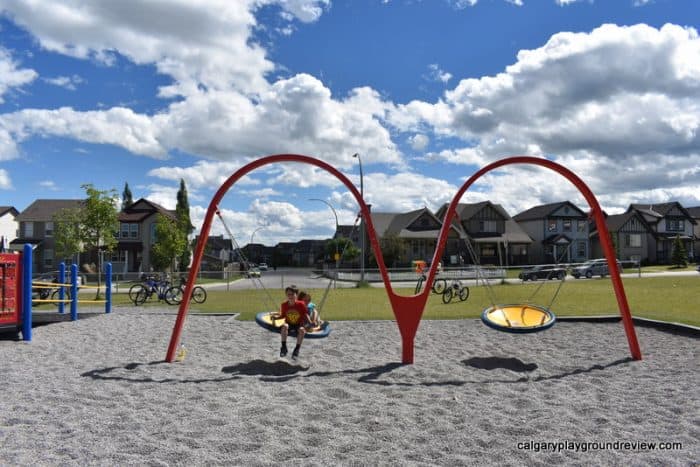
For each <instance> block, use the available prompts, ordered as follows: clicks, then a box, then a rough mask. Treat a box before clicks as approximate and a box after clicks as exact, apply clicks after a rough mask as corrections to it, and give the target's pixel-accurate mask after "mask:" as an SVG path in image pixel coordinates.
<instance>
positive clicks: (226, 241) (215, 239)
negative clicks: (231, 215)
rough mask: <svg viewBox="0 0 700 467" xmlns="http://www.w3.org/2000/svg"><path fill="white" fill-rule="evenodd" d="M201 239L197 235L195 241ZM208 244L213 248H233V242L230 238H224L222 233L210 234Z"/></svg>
mask: <svg viewBox="0 0 700 467" xmlns="http://www.w3.org/2000/svg"><path fill="white" fill-rule="evenodd" d="M198 241H199V235H197V236H196V237H195V242H198ZM207 246H208V247H209V248H211V249H212V250H233V244H232V242H231V239H230V238H224V236H223V234H222V235H210V236H209V237H207Z"/></svg>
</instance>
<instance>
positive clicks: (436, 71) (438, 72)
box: [425, 63, 452, 83]
mask: <svg viewBox="0 0 700 467" xmlns="http://www.w3.org/2000/svg"><path fill="white" fill-rule="evenodd" d="M425 78H426V79H427V80H429V81H439V82H441V83H447V82H448V81H449V80H450V79H452V74H451V73H448V72H446V71H444V70H442V69H441V68H440V66H439V65H438V64H436V63H432V64H430V65H428V75H427V76H426V77H425Z"/></svg>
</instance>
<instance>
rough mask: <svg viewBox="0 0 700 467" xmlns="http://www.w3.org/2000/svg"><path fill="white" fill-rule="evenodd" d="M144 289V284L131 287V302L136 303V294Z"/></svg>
mask: <svg viewBox="0 0 700 467" xmlns="http://www.w3.org/2000/svg"><path fill="white" fill-rule="evenodd" d="M142 288H143V284H134V285H132V286H131V287H129V300H131V301H132V302H134V303H136V294H137V293H139V290H141V289H142Z"/></svg>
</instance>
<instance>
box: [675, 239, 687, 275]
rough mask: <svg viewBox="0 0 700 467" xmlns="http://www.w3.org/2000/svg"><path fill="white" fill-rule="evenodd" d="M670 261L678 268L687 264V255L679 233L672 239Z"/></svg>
mask: <svg viewBox="0 0 700 467" xmlns="http://www.w3.org/2000/svg"><path fill="white" fill-rule="evenodd" d="M671 263H673V264H674V265H675V266H677V267H679V268H684V267H686V266H687V265H688V255H687V254H686V251H685V247H684V246H683V242H682V241H681V236H680V235H676V239H675V240H674V241H673V251H672V252H671Z"/></svg>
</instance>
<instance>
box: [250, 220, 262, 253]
mask: <svg viewBox="0 0 700 467" xmlns="http://www.w3.org/2000/svg"><path fill="white" fill-rule="evenodd" d="M264 228H265V226H262V227H258V228H257V229H255V230H253V233H251V234H250V251H251V253H252V252H253V237H254V236H255V232H257V231H258V230H262V229H264Z"/></svg>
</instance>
